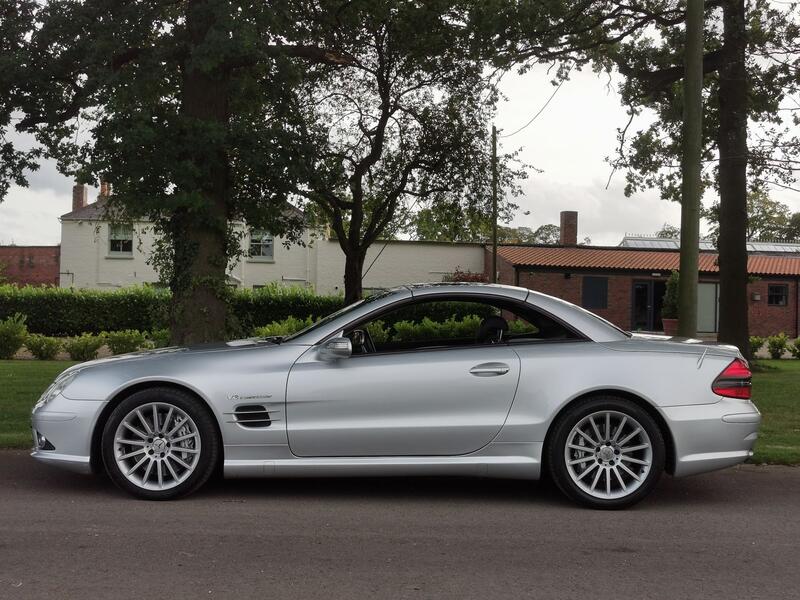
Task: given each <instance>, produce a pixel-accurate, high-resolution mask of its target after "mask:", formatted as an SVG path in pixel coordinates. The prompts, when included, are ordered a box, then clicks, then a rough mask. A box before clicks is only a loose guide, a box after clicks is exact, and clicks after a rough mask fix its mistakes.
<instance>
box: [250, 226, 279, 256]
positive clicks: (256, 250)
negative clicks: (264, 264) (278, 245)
mask: <svg viewBox="0 0 800 600" xmlns="http://www.w3.org/2000/svg"><path fill="white" fill-rule="evenodd" d="M250 258H256V259H262V260H272V259H273V258H274V253H273V240H272V234H271V233H268V232H266V231H264V230H263V229H253V230H251V231H250Z"/></svg>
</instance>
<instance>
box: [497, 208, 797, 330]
mask: <svg viewBox="0 0 800 600" xmlns="http://www.w3.org/2000/svg"><path fill="white" fill-rule="evenodd" d="M577 221H578V215H577V213H575V212H564V213H562V214H561V232H562V234H561V240H560V243H559V245H557V246H540V245H533V246H532V245H512V246H501V247H500V248H498V258H497V269H498V281H499V282H500V283H506V284H511V285H519V286H522V287H527V288H530V289H533V290H537V291H540V292H544V293H546V294H551V295H553V296H557V297H559V298H563V299H564V300H568V301H569V302H573V303H575V304H577V305H579V306H583V307H584V308H586V309H588V310H591V311H592V312H594V313H597V314H598V315H601V316H602V317H604V318H606V319H608V320H609V321H611V322H612V323H615V324H616V325H618V326H619V327H621V328H623V329H626V330H630V331H637V330H640V331H661V330H662V324H661V302H662V298H663V296H664V291H665V286H666V281H667V278H668V277H669V275H670V272H671V271H672V270H673V269H677V268H678V264H679V252H678V242H677V241H676V240H660V239H658V238H641V237H639V238H626V239H625V240H623V242H622V244H621V245H620V246H612V247H597V246H579V245H577ZM748 250H749V258H748V271H749V273H750V276H751V279H752V282H751V283H750V284H749V286H748V291H747V296H748V303H749V307H750V312H749V325H750V333H751V335H762V336H763V335H772V334H775V333H778V332H780V331H784V332H786V333H787V334H788V335H790V336H792V337H798V336H800V331H798V321H800V245H797V244H769V243H758V242H751V243H750V244H749V245H748ZM490 270H491V253H490V252H489V251H487V254H486V272H487V273H489V272H490ZM699 275H700V285H699V289H698V331H699V332H700V333H703V334H708V335H713V334H714V333H716V331H717V329H718V323H719V309H718V306H719V267H718V266H717V254H716V252H715V251H714V250H713V246H712V245H711V244H710V243H708V242H704V243H703V244H702V245H701V251H700V273H699Z"/></svg>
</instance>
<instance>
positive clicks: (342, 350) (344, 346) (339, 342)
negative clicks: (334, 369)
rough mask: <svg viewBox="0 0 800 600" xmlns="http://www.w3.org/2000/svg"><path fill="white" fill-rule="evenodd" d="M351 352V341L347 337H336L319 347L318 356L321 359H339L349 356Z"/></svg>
mask: <svg viewBox="0 0 800 600" xmlns="http://www.w3.org/2000/svg"><path fill="white" fill-rule="evenodd" d="M352 354H353V343H352V342H351V341H350V339H349V338H346V337H337V338H332V339H330V340H328V341H327V342H325V343H324V344H323V345H322V348H320V351H319V357H320V358H321V359H322V360H339V359H340V358H350V356H352Z"/></svg>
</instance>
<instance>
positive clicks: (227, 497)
mask: <svg viewBox="0 0 800 600" xmlns="http://www.w3.org/2000/svg"><path fill="white" fill-rule="evenodd" d="M20 466H21V465H20ZM13 470H16V469H12V471H13ZM26 470H27V472H26V473H25V476H23V477H17V476H15V475H17V474H16V473H13V472H9V473H3V474H4V479H5V480H6V481H7V482H8V484H9V486H10V487H11V488H12V489H13V488H17V489H26V490H28V491H44V490H46V491H47V492H48V493H52V494H64V495H77V496H85V495H91V496H93V497H94V498H95V499H97V498H101V497H106V498H114V497H116V498H119V499H125V498H129V496H128V495H127V494H126V493H125V492H123V491H121V490H119V489H118V488H117V487H116V486H114V484H113V482H112V481H111V480H110V479H109V478H108V477H107V476H105V475H93V476H88V475H76V474H74V473H69V472H66V471H60V470H58V469H53V468H50V467H47V466H44V465H38V464H35V465H28V467H27V469H26ZM736 480H737V477H736V476H734V475H729V476H723V477H720V476H719V475H711V476H702V475H701V476H695V477H689V478H685V479H673V478H672V477H670V476H666V475H665V476H664V477H662V479H661V481H660V483H659V485H658V487H657V489H656V490H655V491H654V492H653V493H652V494H651V495H650V496H649V497H647V498H646V499H645V500H643V501H642V502H641V503H640V504H638V505H637V508H642V509H656V510H660V509H670V508H673V507H674V506H676V505H685V506H692V507H697V506H700V505H718V504H727V503H730V502H736V501H737V499H739V500H740V498H738V496H739V494H738V493H737V491H738V490H737V488H738V486H737V484H736ZM271 498H274V499H280V500H291V499H298V500H301V499H304V500H322V501H325V500H328V501H347V500H359V501H361V502H364V501H371V500H374V501H375V502H383V501H386V500H403V501H409V502H426V503H449V504H452V503H454V502H455V503H458V502H481V503H484V502H485V503H495V504H507V505H536V506H553V507H556V506H565V507H573V506H574V504H572V503H571V502H570V501H568V500H567V499H566V498H564V497H563V496H562V495H561V493H560V492H559V491H558V489H557V488H556V486H555V485H554V484H553V483H552V482H551V481H550V480H548V479H547V478H545V479H544V480H541V481H527V480H509V479H489V478H477V477H476V478H468V477H383V478H380V477H368V478H367V477H363V478H362V477H353V478H350V477H347V478H274V479H272V478H270V479H222V478H221V477H219V476H218V477H216V478H214V479H212V481H210V482H209V483H208V484H207V485H206V486H205V487H204V488H203V489H202V490H200V491H199V492H196V493H195V494H193V495H192V496H191V497H189V498H188V499H187V501H192V499H197V500H206V501H208V500H211V501H222V502H237V501H255V500H261V501H268V500H269V499H271Z"/></svg>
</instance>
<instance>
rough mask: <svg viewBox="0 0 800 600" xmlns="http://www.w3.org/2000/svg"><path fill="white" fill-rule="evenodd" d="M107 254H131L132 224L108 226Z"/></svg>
mask: <svg viewBox="0 0 800 600" xmlns="http://www.w3.org/2000/svg"><path fill="white" fill-rule="evenodd" d="M108 252H109V254H116V255H119V254H124V255H130V254H133V225H111V226H109V228H108Z"/></svg>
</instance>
